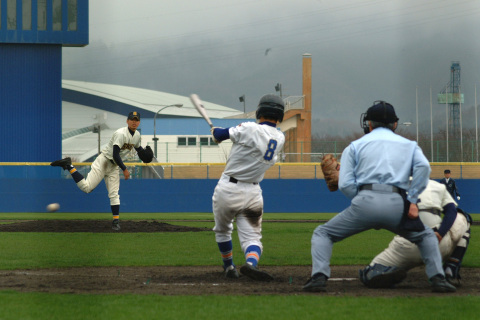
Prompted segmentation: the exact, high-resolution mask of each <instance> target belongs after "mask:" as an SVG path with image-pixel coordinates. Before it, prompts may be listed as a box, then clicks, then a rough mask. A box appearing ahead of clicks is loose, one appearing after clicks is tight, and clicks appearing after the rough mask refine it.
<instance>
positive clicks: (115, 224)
mask: <svg viewBox="0 0 480 320" xmlns="http://www.w3.org/2000/svg"><path fill="white" fill-rule="evenodd" d="M112 230H115V231H120V221H118V219H115V220H113V221H112Z"/></svg>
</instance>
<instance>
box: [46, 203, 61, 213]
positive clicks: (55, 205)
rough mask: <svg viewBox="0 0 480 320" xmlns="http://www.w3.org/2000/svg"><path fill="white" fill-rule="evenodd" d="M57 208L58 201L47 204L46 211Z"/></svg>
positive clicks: (58, 206) (52, 210) (58, 207)
mask: <svg viewBox="0 0 480 320" xmlns="http://www.w3.org/2000/svg"><path fill="white" fill-rule="evenodd" d="M58 209H60V205H59V204H58V203H50V204H49V205H48V206H47V211H48V212H55V211H57V210H58Z"/></svg>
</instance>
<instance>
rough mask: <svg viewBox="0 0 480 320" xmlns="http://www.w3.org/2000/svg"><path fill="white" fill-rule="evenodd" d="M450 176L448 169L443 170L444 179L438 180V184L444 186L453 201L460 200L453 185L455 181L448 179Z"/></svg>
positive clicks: (455, 185)
mask: <svg viewBox="0 0 480 320" xmlns="http://www.w3.org/2000/svg"><path fill="white" fill-rule="evenodd" d="M450 174H451V172H450V170H448V169H447V170H445V171H444V172H443V175H444V176H445V178H443V179H442V180H440V183H441V184H444V185H445V186H446V187H447V191H448V193H450V195H451V196H452V198H453V199H457V200H460V193H459V192H458V189H457V184H456V183H455V180H453V179H452V178H450Z"/></svg>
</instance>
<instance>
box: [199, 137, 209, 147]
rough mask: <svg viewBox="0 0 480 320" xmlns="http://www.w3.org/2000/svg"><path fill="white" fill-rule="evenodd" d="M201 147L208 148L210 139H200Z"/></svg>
mask: <svg viewBox="0 0 480 320" xmlns="http://www.w3.org/2000/svg"><path fill="white" fill-rule="evenodd" d="M200 145H201V146H208V137H200Z"/></svg>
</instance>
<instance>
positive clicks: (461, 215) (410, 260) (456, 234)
mask: <svg viewBox="0 0 480 320" xmlns="http://www.w3.org/2000/svg"><path fill="white" fill-rule="evenodd" d="M419 199H420V202H419V203H418V210H419V215H420V219H421V220H422V222H423V223H424V224H425V225H426V226H428V227H430V228H432V229H433V230H434V232H435V235H436V236H437V238H438V241H439V245H438V246H439V249H440V253H441V255H442V259H443V261H444V270H445V276H446V278H447V281H448V282H450V283H451V284H452V285H455V286H457V287H458V286H460V279H461V277H460V266H461V264H462V260H463V256H464V255H465V252H466V250H467V247H468V243H469V241H470V224H471V221H472V220H471V217H470V215H469V214H468V213H466V212H464V211H463V210H461V209H460V208H456V203H455V201H454V200H453V198H452V196H451V195H450V193H449V192H448V191H447V189H446V188H445V185H443V184H440V183H439V182H436V181H434V180H430V181H429V182H428V185H427V188H426V189H425V190H424V191H423V192H422V193H421V194H420V196H419ZM442 212H443V214H444V217H443V220H442V218H441V214H442ZM421 265H423V261H422V257H421V255H420V250H419V249H418V247H417V246H416V245H415V244H414V243H412V242H410V241H408V240H407V239H405V238H403V237H401V236H398V235H397V236H395V237H394V238H393V240H392V241H391V242H390V244H389V246H388V248H386V249H385V250H383V251H382V252H381V253H380V254H379V255H377V256H376V257H375V258H374V259H373V260H372V262H371V263H370V265H369V266H367V267H366V268H365V269H363V270H360V281H362V283H363V284H365V285H366V286H367V287H370V288H390V287H393V286H394V285H395V284H397V283H399V282H401V281H402V280H403V279H405V277H406V276H407V271H408V270H409V269H411V268H414V267H417V266H421Z"/></svg>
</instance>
